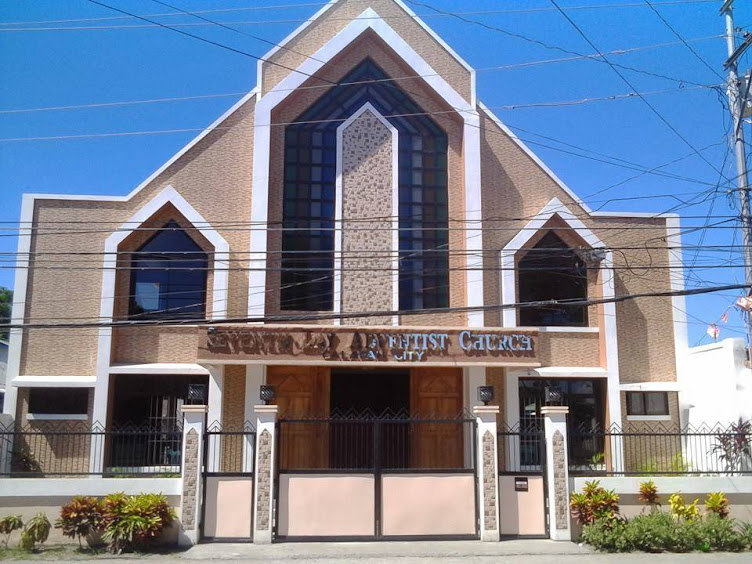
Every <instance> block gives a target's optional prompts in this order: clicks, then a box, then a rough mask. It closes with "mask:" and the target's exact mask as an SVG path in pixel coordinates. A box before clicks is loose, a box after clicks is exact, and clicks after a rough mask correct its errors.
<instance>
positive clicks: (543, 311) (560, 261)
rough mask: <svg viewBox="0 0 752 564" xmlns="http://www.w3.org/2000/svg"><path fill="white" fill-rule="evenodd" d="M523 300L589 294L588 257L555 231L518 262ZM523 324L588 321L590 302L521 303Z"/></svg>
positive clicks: (573, 296) (580, 322)
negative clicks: (569, 303) (563, 303)
mask: <svg viewBox="0 0 752 564" xmlns="http://www.w3.org/2000/svg"><path fill="white" fill-rule="evenodd" d="M517 278H518V285H519V301H520V302H521V303H526V302H541V301H548V300H570V299H586V298H587V267H586V264H585V261H584V260H583V259H582V258H581V257H580V256H579V255H578V254H577V253H576V252H575V251H574V250H573V249H572V248H570V247H569V246H568V245H567V244H566V243H565V242H564V241H562V240H561V238H560V237H558V236H557V235H556V234H555V233H554V232H549V233H547V234H546V235H544V236H543V238H542V239H541V240H540V241H538V243H537V244H536V245H535V246H534V247H533V248H532V249H530V250H528V251H527V254H525V256H524V257H522V259H521V260H520V261H519V263H518V266H517ZM519 312H520V314H519V315H520V318H519V319H520V321H519V323H520V325H522V326H532V327H551V326H575V327H578V326H579V327H585V326H587V324H588V311H587V306H586V305H545V306H538V307H521V308H519Z"/></svg>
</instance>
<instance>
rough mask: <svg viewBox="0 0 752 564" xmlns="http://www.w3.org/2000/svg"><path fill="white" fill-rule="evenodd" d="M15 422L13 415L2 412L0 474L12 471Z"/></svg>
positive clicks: (0, 414)
mask: <svg viewBox="0 0 752 564" xmlns="http://www.w3.org/2000/svg"><path fill="white" fill-rule="evenodd" d="M14 430H15V422H14V421H13V416H12V415H10V414H7V413H0V475H2V477H5V476H9V475H10V471H11V461H12V458H13V438H14V435H13V431H14Z"/></svg>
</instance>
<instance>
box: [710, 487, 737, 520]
mask: <svg viewBox="0 0 752 564" xmlns="http://www.w3.org/2000/svg"><path fill="white" fill-rule="evenodd" d="M705 508H706V509H707V510H708V511H709V512H710V513H714V514H715V515H718V517H720V518H721V519H725V518H726V517H728V516H729V513H730V511H731V510H730V509H729V500H728V498H727V497H726V494H724V493H723V492H713V493H709V494H708V497H707V499H706V500H705Z"/></svg>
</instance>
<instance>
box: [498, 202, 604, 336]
mask: <svg viewBox="0 0 752 564" xmlns="http://www.w3.org/2000/svg"><path fill="white" fill-rule="evenodd" d="M552 219H558V220H559V221H560V222H561V223H562V224H563V225H565V226H567V227H569V228H570V229H571V234H572V235H573V236H576V237H577V238H578V239H579V240H581V241H582V247H584V248H585V249H587V250H590V251H596V256H597V257H598V258H599V259H600V268H599V273H600V277H599V287H600V296H598V297H602V298H603V299H606V300H608V299H611V298H613V297H614V271H613V257H612V254H611V251H608V250H606V246H605V244H604V243H603V241H601V240H600V239H599V238H598V237H597V236H596V235H595V233H593V232H592V231H591V230H590V229H589V228H588V227H587V226H585V224H584V223H583V222H582V221H581V220H579V219H578V218H577V216H575V214H574V213H572V212H571V211H570V210H569V208H567V207H566V206H565V205H564V204H563V203H562V202H561V201H560V200H559V199H558V198H553V199H552V200H551V201H549V202H548V204H546V205H545V206H544V207H543V209H542V210H541V211H540V212H538V214H536V216H535V217H534V218H533V219H532V220H530V221H529V222H528V223H527V224H526V225H525V227H523V228H522V230H520V232H519V233H518V234H517V235H516V236H515V237H513V238H512V240H511V241H510V242H509V243H507V245H506V246H505V247H504V248H503V249H502V250H501V253H500V255H501V256H500V265H501V276H500V293H501V302H502V305H503V306H504V309H503V310H502V324H503V326H504V327H517V326H518V315H517V308H515V307H513V306H514V305H515V304H516V303H517V299H518V298H517V296H518V294H519V292H518V288H517V259H518V256H519V252H520V249H524V248H525V247H527V246H530V242H531V241H532V240H534V239H535V240H537V238H538V237H539V236H540V233H541V231H546V225H547V224H548V223H549V222H550V221H551V220H552ZM590 297H594V296H590ZM613 306H614V304H613V303H610V304H607V307H606V309H607V310H608V311H604V315H605V316H608V315H611V316H614V314H613V313H611V312H612V311H613ZM591 324H592V321H591ZM605 328H606V331H607V332H608V333H609V334H612V335H611V336H610V337H609V338H610V339H612V340H614V341H615V340H616V337H615V333H616V327H615V320H614V319H607V320H606V323H605ZM563 329H564V328H563ZM565 329H567V330H583V331H588V330H591V329H592V327H577V326H568V327H566V328H565Z"/></svg>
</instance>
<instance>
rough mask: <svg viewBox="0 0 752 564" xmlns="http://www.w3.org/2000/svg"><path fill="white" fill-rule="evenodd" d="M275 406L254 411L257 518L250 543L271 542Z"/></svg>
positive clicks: (260, 406)
mask: <svg viewBox="0 0 752 564" xmlns="http://www.w3.org/2000/svg"><path fill="white" fill-rule="evenodd" d="M278 409H279V406H276V405H257V406H256V407H255V411H256V465H255V466H256V469H255V472H254V475H253V476H254V482H255V483H254V485H253V491H254V494H255V497H256V500H255V501H256V515H255V519H254V520H253V542H254V543H256V544H270V543H271V542H272V518H273V515H274V478H275V475H274V473H275V468H274V459H275V453H276V450H277V449H276V444H275V431H276V423H277V411H278Z"/></svg>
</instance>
